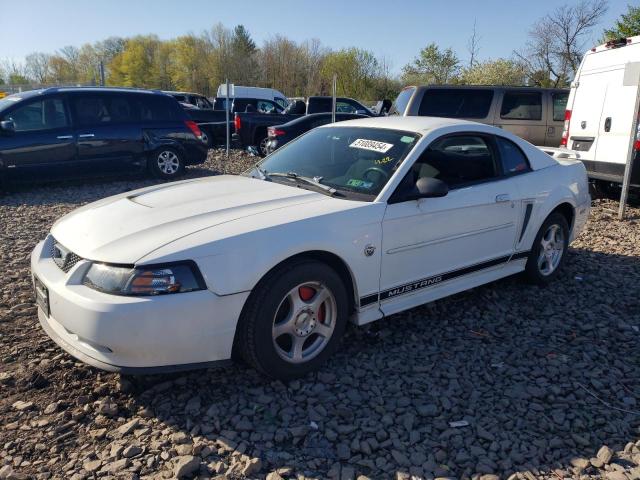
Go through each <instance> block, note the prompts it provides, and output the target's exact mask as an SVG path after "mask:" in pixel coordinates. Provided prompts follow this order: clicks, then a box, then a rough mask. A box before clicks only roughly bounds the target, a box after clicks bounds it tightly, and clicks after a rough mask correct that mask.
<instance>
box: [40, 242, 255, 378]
mask: <svg viewBox="0 0 640 480" xmlns="http://www.w3.org/2000/svg"><path fill="white" fill-rule="evenodd" d="M51 241H52V237H50V236H49V237H48V238H47V239H46V240H45V241H43V242H40V243H39V244H38V245H37V246H36V248H35V249H34V251H33V253H32V255H31V271H32V273H33V275H34V276H35V277H37V279H38V280H39V282H40V283H41V284H42V285H44V287H46V289H47V291H48V300H49V302H48V303H49V312H46V311H45V310H44V309H43V308H41V307H38V318H39V320H40V323H41V325H42V327H43V329H44V330H45V332H46V333H47V334H48V335H49V336H50V337H51V338H52V339H53V340H54V341H55V342H56V343H57V344H58V345H59V346H60V347H62V348H63V349H64V350H66V351H67V352H69V353H70V354H71V355H73V356H74V357H76V358H77V359H79V360H81V361H83V362H85V363H88V364H90V365H93V366H95V367H98V368H101V369H104V370H108V371H120V372H124V373H153V372H162V371H174V370H182V369H190V368H199V367H205V366H209V365H210V364H212V363H213V362H219V361H225V360H229V359H230V358H231V349H232V345H233V338H234V335H235V329H236V324H237V319H238V317H239V315H240V312H241V310H242V306H243V305H244V302H245V300H246V298H247V297H248V292H245V293H239V294H234V295H226V296H218V295H216V294H214V293H213V292H211V291H209V290H202V291H197V292H189V293H180V294H173V295H163V296H157V297H127V296H119V295H109V294H105V293H102V292H98V291H95V290H93V289H91V288H88V287H86V286H84V285H82V278H83V276H84V273H85V272H86V270H87V269H88V268H89V266H90V262H88V261H86V260H82V261H80V262H78V263H77V264H76V265H75V266H74V267H73V268H72V269H71V270H70V271H69V272H68V273H65V272H63V271H62V270H61V269H60V268H59V267H58V266H57V265H56V264H55V263H54V262H53V260H52V258H51V256H50V253H49V252H50V244H49V242H51Z"/></svg>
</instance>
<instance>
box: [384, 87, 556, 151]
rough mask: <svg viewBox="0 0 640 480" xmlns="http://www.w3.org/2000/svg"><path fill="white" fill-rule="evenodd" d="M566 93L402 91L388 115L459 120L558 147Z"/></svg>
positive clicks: (518, 89) (507, 89)
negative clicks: (485, 124)
mask: <svg viewBox="0 0 640 480" xmlns="http://www.w3.org/2000/svg"><path fill="white" fill-rule="evenodd" d="M568 97H569V90H564V89H551V88H535V87H499V86H495V87H494V86H468V85H465V86H452V85H438V86H423V87H415V86H410V87H405V88H404V89H402V91H401V92H400V94H399V95H398V97H397V98H396V100H395V102H393V105H392V106H391V109H390V110H389V115H401V116H424V117H446V118H462V119H465V120H471V121H474V122H480V123H487V124H489V125H494V126H496V127H500V128H504V129H505V130H509V131H510V132H512V133H514V134H515V135H518V136H519V137H521V138H524V139H525V140H527V141H528V142H530V143H532V144H534V145H545V146H548V147H557V146H559V145H560V138H561V136H562V128H563V123H564V111H565V106H566V104H567V99H568Z"/></svg>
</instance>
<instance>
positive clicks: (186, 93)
mask: <svg viewBox="0 0 640 480" xmlns="http://www.w3.org/2000/svg"><path fill="white" fill-rule="evenodd" d="M162 93H166V94H168V95H196V96H198V97H204V95H202V94H201V93H194V92H179V91H177V90H162Z"/></svg>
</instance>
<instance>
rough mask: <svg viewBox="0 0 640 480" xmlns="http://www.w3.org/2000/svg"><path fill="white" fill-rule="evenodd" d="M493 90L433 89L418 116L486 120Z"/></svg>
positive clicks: (426, 95) (426, 93)
mask: <svg viewBox="0 0 640 480" xmlns="http://www.w3.org/2000/svg"><path fill="white" fill-rule="evenodd" d="M491 100H493V90H488V89H479V88H478V89H461V88H451V89H448V88H432V89H429V90H427V91H426V92H425V93H424V96H423V97H422V102H421V103H420V108H419V109H418V115H420V116H425V117H447V118H486V117H487V115H489V109H490V108H491Z"/></svg>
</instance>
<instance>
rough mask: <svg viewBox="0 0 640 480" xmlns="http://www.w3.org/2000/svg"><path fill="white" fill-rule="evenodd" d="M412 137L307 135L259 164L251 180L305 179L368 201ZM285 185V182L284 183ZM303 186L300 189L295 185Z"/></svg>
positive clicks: (325, 131)
mask: <svg viewBox="0 0 640 480" xmlns="http://www.w3.org/2000/svg"><path fill="white" fill-rule="evenodd" d="M418 138H419V135H418V134H417V133H414V132H403V131H399V130H387V129H382V128H367V127H348V126H340V127H330V128H317V129H314V130H311V131H310V132H309V133H307V134H306V135H303V136H301V137H299V138H298V139H297V140H295V141H293V142H290V143H288V144H286V145H285V146H284V147H282V148H280V149H278V150H276V151H275V152H274V153H272V154H271V155H269V156H268V157H267V158H265V159H264V160H263V161H262V162H261V163H260V164H258V165H257V167H258V168H259V169H260V172H257V170H253V171H252V172H250V175H251V176H254V177H259V176H261V175H263V176H267V177H269V175H270V174H274V177H273V178H267V179H269V180H273V181H276V180H277V181H282V178H281V176H276V175H275V174H288V175H289V176H290V177H291V178H292V179H294V180H295V177H306V178H308V179H313V180H314V181H315V182H317V183H319V184H321V185H324V186H328V187H332V188H334V189H336V191H337V193H338V195H336V196H339V195H340V196H343V197H349V196H351V197H354V196H355V197H359V198H361V199H365V200H369V201H371V200H373V199H374V198H375V196H376V195H378V193H380V191H381V190H382V188H383V187H384V186H385V185H386V183H387V182H388V181H389V179H390V178H391V176H392V175H393V173H394V171H395V169H396V168H397V166H398V165H400V163H402V161H403V160H404V159H405V158H406V156H407V155H408V154H409V152H410V151H411V150H412V149H413V147H414V146H415V144H416V142H417V141H418ZM287 181H288V180H287ZM298 186H303V185H298Z"/></svg>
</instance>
